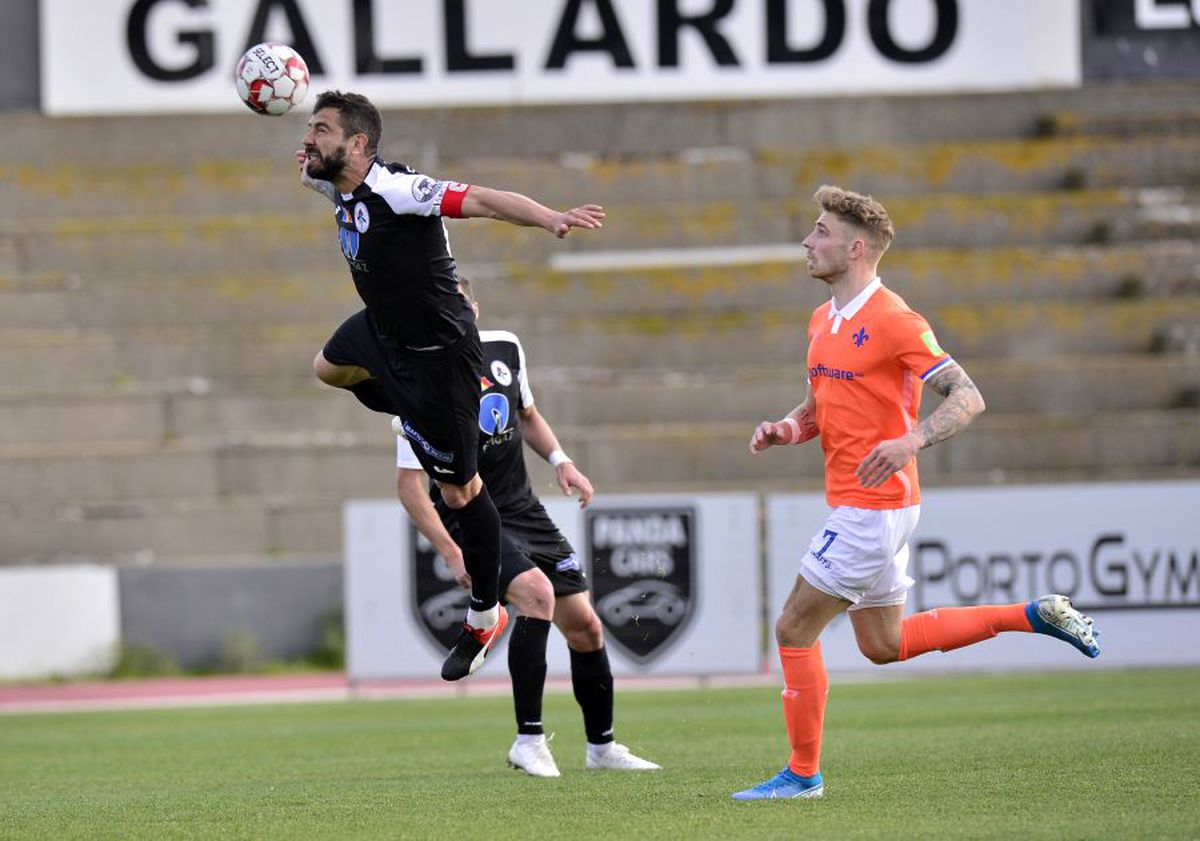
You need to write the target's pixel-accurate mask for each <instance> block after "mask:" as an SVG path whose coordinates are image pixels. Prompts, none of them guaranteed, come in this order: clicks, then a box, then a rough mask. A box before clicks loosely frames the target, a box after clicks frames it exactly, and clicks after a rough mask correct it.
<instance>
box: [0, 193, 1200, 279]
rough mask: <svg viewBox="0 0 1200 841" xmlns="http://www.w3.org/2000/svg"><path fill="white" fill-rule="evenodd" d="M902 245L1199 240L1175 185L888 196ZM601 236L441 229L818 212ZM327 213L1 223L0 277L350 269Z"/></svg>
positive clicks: (534, 257)
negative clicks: (547, 227) (585, 227)
mask: <svg viewBox="0 0 1200 841" xmlns="http://www.w3.org/2000/svg"><path fill="white" fill-rule="evenodd" d="M889 204H890V205H891V206H890V208H889V209H890V210H891V212H892V215H893V218H894V220H895V222H896V225H897V228H898V230H899V238H898V240H897V250H900V249H903V248H914V247H935V246H936V247H955V246H970V247H977V246H987V247H995V246H1001V245H1011V246H1018V245H1022V246H1028V245H1037V244H1042V245H1050V244H1062V245H1084V244H1089V243H1090V244H1104V243H1113V242H1132V241H1142V240H1146V239H1166V238H1171V237H1195V235H1196V234H1197V233H1198V232H1200V211H1197V202H1196V197H1195V196H1194V195H1192V194H1190V193H1188V192H1186V191H1184V190H1179V189H1173V190H1079V191H1065V192H1057V193H1041V194H1038V193H1009V194H994V195H987V196H969V195H960V194H939V195H929V196H909V197H900V198H897V199H896V200H895V201H890V202H889ZM608 211H609V217H608V219H607V220H606V222H605V229H604V230H603V231H599V232H583V233H580V232H577V233H576V234H575V235H573V236H571V237H568V238H567V239H566V240H562V241H559V240H556V239H555V238H553V237H551V236H548V235H546V234H545V233H544V232H540V231H532V230H529V229H521V228H517V227H514V226H512V225H504V224H498V223H492V222H487V221H483V220H467V221H451V222H450V223H448V229H449V231H450V237H451V241H452V243H453V245H454V251H455V255H456V256H457V257H458V259H459V260H460V261H462V262H463V263H464V264H469V263H471V262H481V263H496V262H524V263H533V264H536V263H540V262H543V261H545V260H548V259H549V258H550V257H551V255H554V254H563V253H569V252H581V251H587V252H595V251H606V250H613V249H630V248H662V247H693V248H708V247H713V246H718V245H723V244H724V245H746V244H772V243H780V242H792V243H798V242H800V241H801V240H802V239H803V238H804V236H805V235H807V233H808V232H809V231H810V230H811V228H812V222H813V219H814V218H815V216H816V214H815V213H814V207H813V205H812V202H811V201H810V200H808V199H807V198H804V199H803V200H801V199H786V200H779V201H775V202H759V201H744V202H739V201H732V200H731V201H723V202H711V203H707V204H698V205H679V204H676V203H674V202H667V203H641V204H629V205H620V204H617V205H610V206H609V207H608ZM343 262H344V261H343V260H342V259H341V256H340V253H339V252H338V250H337V247H336V245H335V237H334V226H333V223H332V221H331V219H330V218H329V217H328V215H327V214H324V213H315V214H313V213H261V214H224V215H219V216H218V215H212V216H203V215H196V216H172V215H163V216H113V217H78V218H70V219H59V220H21V221H9V222H5V223H3V224H0V274H24V275H37V274H54V273H74V274H80V275H86V274H88V273H92V272H96V273H101V274H112V273H123V272H163V273H166V272H184V273H212V272H216V271H230V272H235V273H238V274H245V273H248V272H255V271H258V272H263V273H267V272H270V273H275V274H280V273H288V272H296V271H301V270H304V271H306V272H312V271H313V270H314V269H316V268H317V267H320V268H322V269H325V270H328V271H329V272H330V273H331V274H333V273H334V272H338V271H340V272H342V273H344V272H345V268H344V264H343Z"/></svg>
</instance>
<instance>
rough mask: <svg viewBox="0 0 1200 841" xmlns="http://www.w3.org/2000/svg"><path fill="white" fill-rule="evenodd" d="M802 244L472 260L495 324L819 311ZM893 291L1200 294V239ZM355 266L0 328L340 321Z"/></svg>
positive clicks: (167, 280)
mask: <svg viewBox="0 0 1200 841" xmlns="http://www.w3.org/2000/svg"><path fill="white" fill-rule="evenodd" d="M803 253H804V249H803V248H802V247H801V246H799V245H796V244H779V245H765V246H744V247H734V248H727V249H679V250H670V249H639V250H633V251H627V252H622V253H615V252H601V253H590V252H589V253H581V254H578V255H570V254H568V255H557V256H555V257H554V258H553V259H552V260H551V263H550V266H549V267H548V268H547V267H541V266H529V265H524V264H502V263H501V264H475V265H471V264H464V265H463V266H462V270H463V272H464V273H465V274H466V275H467V276H469V277H472V278H473V279H474V281H475V284H476V290H477V292H478V294H479V296H480V299H481V301H482V302H483V307H484V315H485V318H484V320H485V321H490V322H492V323H501V322H502V321H503V320H504V319H505V318H508V317H512V316H515V315H518V314H521V313H526V312H543V313H551V314H552V313H584V312H587V313H601V314H602V313H617V312H669V311H679V310H686V309H692V308H698V307H700V308H706V307H711V308H719V309H724V308H730V307H738V308H743V309H764V308H767V307H778V306H797V305H802V306H816V305H818V304H819V303H821V302H823V300H824V299H825V297H826V291H825V287H824V285H823V284H822V283H819V282H816V281H813V280H812V279H810V278H809V277H808V275H807V273H806V272H805V270H804V265H803ZM884 274H885V278H886V281H887V283H888V285H889V286H890V287H892V288H894V289H896V290H897V291H898V292H900V293H901V294H902V295H904V297H905V298H906V299H907V300H908V301H909V302H910V303H911V304H913V305H914V306H917V307H918V308H921V307H924V306H926V305H929V304H933V303H943V304H951V303H971V302H983V301H996V300H1008V301H1016V300H1067V299H1070V300H1081V301H1085V300H1089V299H1103V298H1111V297H1129V298H1137V297H1163V296H1173V295H1188V294H1196V293H1200V245H1197V243H1196V242H1194V241H1192V240H1172V241H1159V242H1154V243H1151V244H1142V243H1130V244H1122V245H1111V246H1085V247H1060V246H1041V247H1029V248H1023V247H1016V248H981V249H921V248H909V249H899V248H898V249H897V250H896V251H894V252H891V253H889V254H888V255H887V258H886V260H885V261H884ZM360 305H361V304H360V302H359V299H358V297H357V295H356V293H355V291H354V287H353V284H352V283H351V282H350V279H349V277H348V274H347V273H346V272H345V271H340V272H307V273H299V272H298V273H278V274H276V273H235V272H229V273H216V274H198V275H189V274H169V275H159V274H143V273H136V274H115V275H100V274H88V275H85V276H79V275H64V274H52V275H39V276H34V277H20V276H15V277H14V276H10V277H3V276H0V327H5V328H9V327H11V328H18V329H21V328H41V329H55V328H66V327H77V328H81V329H90V328H110V329H113V330H123V329H128V328H133V327H138V326H142V325H154V324H157V325H163V326H167V325H191V326H200V325H205V324H223V325H232V324H264V325H265V324H281V323H297V322H306V321H319V320H321V319H322V318H328V319H329V320H330V322H331V323H333V322H335V321H336V320H337V319H338V318H339V317H341V316H342V315H344V314H346V313H349V312H353V311H354V310H355V309H357V308H358V307H359V306H360Z"/></svg>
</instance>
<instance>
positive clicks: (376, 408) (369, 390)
mask: <svg viewBox="0 0 1200 841" xmlns="http://www.w3.org/2000/svg"><path fill="white" fill-rule="evenodd" d="M346 391H348V392H350V393H351V394H353V395H354V396H355V397H357V398H358V402H359V403H362V404H363V405H364V406H366V407H367V408H368V409H370V410H371V411H372V412H383V413H384V414H385V415H394V414H397V413H396V412H394V411H392V409H391V408H389V405H390V404H389V403H388V399H387V395H386V393H385V392H384V390H383V388H382V387H381V386H380V385H379V380H376V379H369V380H363V381H362V382H358V383H355V384H354V385H351V386H346Z"/></svg>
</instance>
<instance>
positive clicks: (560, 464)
mask: <svg viewBox="0 0 1200 841" xmlns="http://www.w3.org/2000/svg"><path fill="white" fill-rule="evenodd" d="M520 414H521V434H522V435H523V436H524V438H525V443H526V444H528V445H529V446H530V447H532V448H533V451H534V452H535V453H537V454H538V455H539V456H541V457H542V458H544V459H545V460H546V461H548V462H550V464H551V465H552V466H553V467H554V475H555V477H556V478H557V479H558V486H559V488H561V489H562V492H563V494H565V495H566V496H570V495H571V489H572V488H574V489H575V490H578V491H579V507H580V508H584V507H586V506H587V504H588V503H589V502H591V500H592V494H593V493H594V491H593V489H592V483H591V480H589V479H588V477H587V476H584V475H583V473H582V472H581V471H580V470H579V468H577V467H576V466H575V464H574V462H572V461H571V459H570V458H568V457H567V454H566V453H564V452H563V451H562V447H560V446H559V444H558V437H557V436H556V435H555V434H554V430H553V429H551V428H550V423H549V422H548V421H547V420H546V419H545V418H544V417H542V413H541V412H539V411H538V410H537V407H536V406H525V407H524V408H522V409H520Z"/></svg>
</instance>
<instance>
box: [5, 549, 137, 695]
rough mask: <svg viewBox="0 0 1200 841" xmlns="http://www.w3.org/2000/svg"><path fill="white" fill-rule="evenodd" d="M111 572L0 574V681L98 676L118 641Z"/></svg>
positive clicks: (83, 568) (70, 569)
mask: <svg viewBox="0 0 1200 841" xmlns="http://www.w3.org/2000/svg"><path fill="white" fill-rule="evenodd" d="M118 602H119V596H118V591H117V571H116V569H115V568H113V567H104V566H93V565H87V564H84V565H78V566H53V567H14V568H11V569H0V679H3V680H21V679H32V678H48V677H55V676H78V675H88V674H99V673H101V672H103V671H105V670H106V669H108V668H110V667H111V666H112V664H113V662H114V660H115V658H116V656H117V647H118V643H119V642H120V638H121V620H120V611H119V607H118Z"/></svg>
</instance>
